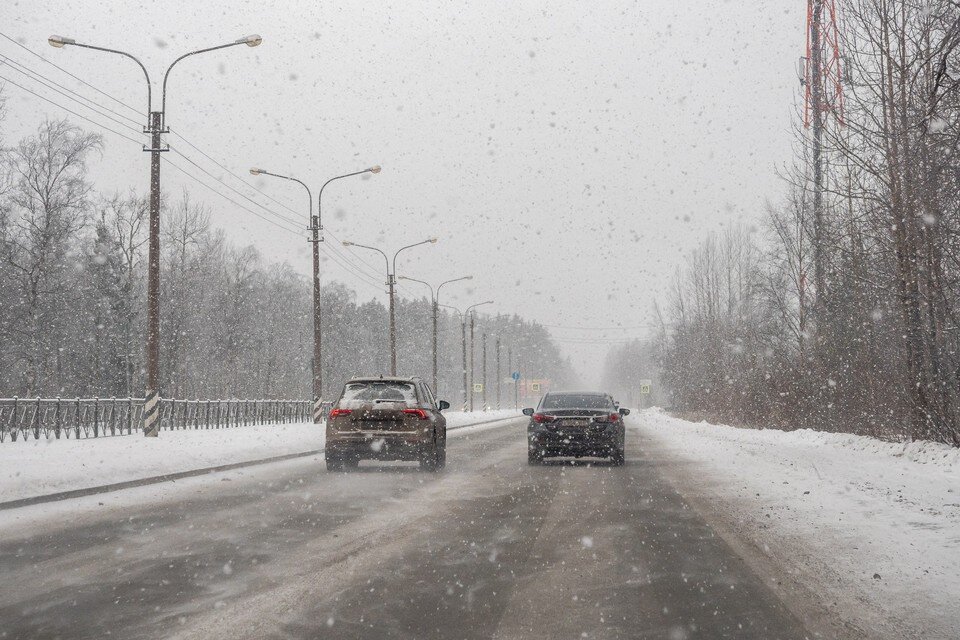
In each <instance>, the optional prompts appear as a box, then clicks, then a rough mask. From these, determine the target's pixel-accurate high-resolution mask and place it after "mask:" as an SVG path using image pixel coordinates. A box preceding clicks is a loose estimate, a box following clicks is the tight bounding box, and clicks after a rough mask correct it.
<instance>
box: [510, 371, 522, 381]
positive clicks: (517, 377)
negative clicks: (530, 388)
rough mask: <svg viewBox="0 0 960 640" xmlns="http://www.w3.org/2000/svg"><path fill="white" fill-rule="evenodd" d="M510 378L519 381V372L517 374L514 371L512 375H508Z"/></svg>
mask: <svg viewBox="0 0 960 640" xmlns="http://www.w3.org/2000/svg"><path fill="white" fill-rule="evenodd" d="M510 377H511V378H513V379H514V380H519V379H520V372H519V371H514V372H513V373H511V374H510Z"/></svg>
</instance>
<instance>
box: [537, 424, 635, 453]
mask: <svg viewBox="0 0 960 640" xmlns="http://www.w3.org/2000/svg"><path fill="white" fill-rule="evenodd" d="M527 441H528V444H529V446H530V449H531V450H532V451H533V450H536V451H540V452H541V453H542V454H543V455H544V456H571V457H607V456H610V455H612V453H613V452H614V451H615V450H617V449H619V448H620V447H621V446H622V444H623V437H622V436H621V435H620V434H619V433H617V431H616V430H606V429H605V430H602V431H590V430H583V431H582V432H579V433H576V432H574V433H570V432H553V431H549V430H547V429H543V430H538V431H530V432H528V439H527Z"/></svg>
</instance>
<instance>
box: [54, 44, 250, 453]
mask: <svg viewBox="0 0 960 640" xmlns="http://www.w3.org/2000/svg"><path fill="white" fill-rule="evenodd" d="M47 42H48V43H50V46H52V47H55V48H57V49H62V48H63V47H65V46H67V45H69V46H71V47H82V48H84V49H93V50H95V51H105V52H107V53H116V54H118V55H121V56H124V57H126V58H130V59H131V60H133V61H134V62H136V63H137V65H138V66H139V67H140V69H141V70H142V71H143V75H144V77H145V78H146V80H147V125H146V126H145V127H144V128H143V132H144V133H149V134H150V148H149V149H148V148H147V147H144V148H143V150H144V151H145V152H147V153H149V154H150V239H149V243H148V250H147V385H146V390H145V394H144V404H143V435H145V436H147V437H152V438H156V437H157V436H159V435H160V421H159V420H158V419H157V418H158V417H159V413H160V412H159V407H160V153H161V152H163V151H167V150H168V149H169V147H167V148H163V140H162V138H161V135H162V134H164V133H167V132H168V131H169V129H167V117H166V107H167V79H168V77H169V76H170V70H171V69H173V67H174V65H176V64H177V63H178V62H180V61H181V60H183V59H184V58H188V57H190V56H195V55H197V54H199V53H206V52H208V51H216V50H217V49H226V48H227V47H235V46H237V45H241V44H245V45H247V46H248V47H256V46H257V45H259V44H260V43H261V42H263V38H261V37H260V36H258V35H251V36H246V37H244V38H239V39H238V40H234V41H233V42H228V43H226V44H221V45H217V46H215V47H207V48H206V49H198V50H196V51H191V52H189V53H185V54H183V55H182V56H180V57H179V58H177V59H176V60H174V61H173V62H171V63H170V66H169V67H167V70H166V72H165V73H164V74H163V88H162V91H161V99H160V111H154V110H153V85H152V83H151V82H150V74H149V73H147V68H146V67H145V66H143V63H142V62H140V60H138V59H137V58H136V57H135V56H133V55H131V54H129V53H127V52H125V51H119V50H117V49H108V48H106V47H98V46H94V45H91V44H83V43H81V42H77V41H76V40H74V39H73V38H65V37H63V36H56V35H54V36H50V37H49V38H47Z"/></svg>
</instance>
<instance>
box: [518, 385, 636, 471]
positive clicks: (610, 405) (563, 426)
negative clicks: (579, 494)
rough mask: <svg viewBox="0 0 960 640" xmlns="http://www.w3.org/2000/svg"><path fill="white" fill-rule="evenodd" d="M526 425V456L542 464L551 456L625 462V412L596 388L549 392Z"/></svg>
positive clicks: (628, 411)
mask: <svg viewBox="0 0 960 640" xmlns="http://www.w3.org/2000/svg"><path fill="white" fill-rule="evenodd" d="M523 413H524V414H525V415H528V416H530V423H529V425H528V426H527V446H528V448H527V460H528V462H529V463H530V464H540V463H541V462H543V459H544V458H546V457H548V456H571V457H575V458H582V457H598V458H607V457H609V458H610V459H611V461H612V462H613V463H614V464H616V465H622V464H623V463H624V461H625V458H624V451H623V448H624V431H623V416H625V415H627V414H629V413H630V410H629V409H619V408H618V407H617V403H616V402H615V401H614V399H613V397H612V396H610V395H608V394H606V393H599V392H595V391H585V392H556V393H548V394H546V395H544V396H543V397H542V398H541V399H540V404H539V406H538V407H537V408H536V410H534V409H524V410H523Z"/></svg>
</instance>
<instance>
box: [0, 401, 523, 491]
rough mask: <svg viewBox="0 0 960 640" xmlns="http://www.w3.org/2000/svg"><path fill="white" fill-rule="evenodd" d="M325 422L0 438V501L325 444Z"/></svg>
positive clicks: (453, 422) (485, 417)
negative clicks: (78, 436)
mask: <svg viewBox="0 0 960 640" xmlns="http://www.w3.org/2000/svg"><path fill="white" fill-rule="evenodd" d="M445 415H446V416H447V426H448V428H449V429H458V428H462V427H465V426H469V425H471V424H478V423H485V422H490V421H493V420H501V419H504V418H512V417H516V416H517V415H518V412H516V411H513V410H509V411H508V410H503V411H485V412H480V411H478V412H474V413H461V412H450V413H446V414H445ZM324 441H325V432H324V425H322V424H321V425H315V424H312V423H302V424H276V425H258V426H250V427H231V428H229V429H209V430H207V429H201V430H182V431H161V432H160V437H159V438H144V437H143V436H141V435H139V434H134V435H130V436H115V437H109V438H90V439H84V438H81V439H80V440H73V439H70V440H67V439H61V440H46V439H40V440H33V439H31V440H26V441H18V442H5V443H2V444H0V502H6V501H9V500H18V499H20V498H27V497H31V496H39V495H45V494H49V493H57V492H60V491H70V490H72V489H83V488H87V487H96V486H100V485H105V484H113V483H116V482H125V481H128V480H137V479H140V478H149V477H152V476H159V475H164V474H168V473H178V472H181V471H191V470H193V469H204V468H207V467H215V466H218V465H223V464H231V463H235V462H247V461H250V460H259V459H263V458H270V457H273V456H280V455H285V454H290V453H303V452H306V451H312V450H316V449H322V448H323V445H324Z"/></svg>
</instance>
